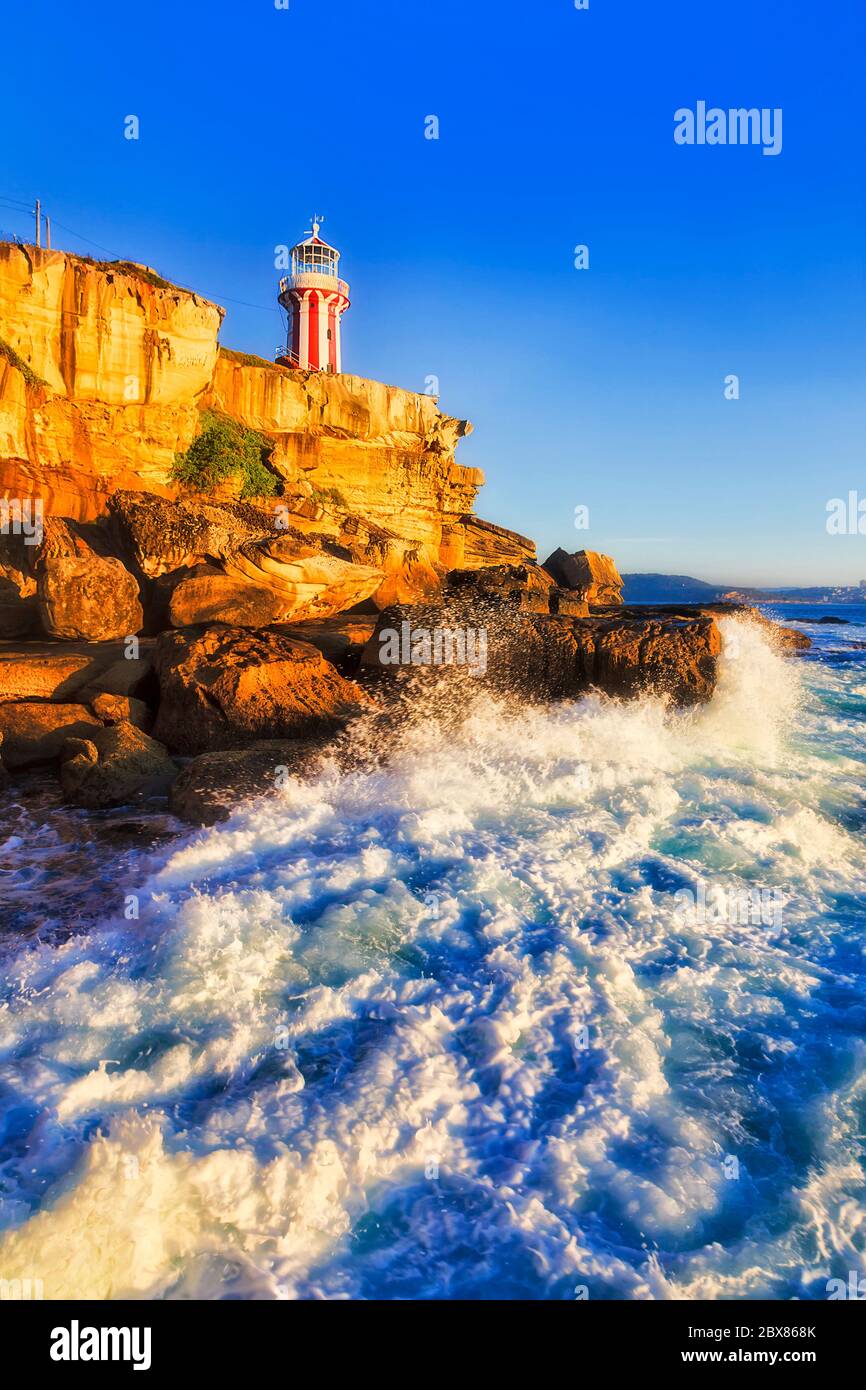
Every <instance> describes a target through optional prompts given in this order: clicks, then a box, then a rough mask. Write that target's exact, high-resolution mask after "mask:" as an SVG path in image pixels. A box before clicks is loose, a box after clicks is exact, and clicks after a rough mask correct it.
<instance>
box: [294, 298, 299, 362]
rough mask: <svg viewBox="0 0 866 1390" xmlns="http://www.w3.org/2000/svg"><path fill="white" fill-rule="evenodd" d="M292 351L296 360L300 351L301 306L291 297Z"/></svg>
mask: <svg viewBox="0 0 866 1390" xmlns="http://www.w3.org/2000/svg"><path fill="white" fill-rule="evenodd" d="M292 352H293V353H294V357H295V361H296V362H297V361H298V358H299V357H300V352H301V306H300V304H299V303H298V300H297V299H295V298H293V299H292Z"/></svg>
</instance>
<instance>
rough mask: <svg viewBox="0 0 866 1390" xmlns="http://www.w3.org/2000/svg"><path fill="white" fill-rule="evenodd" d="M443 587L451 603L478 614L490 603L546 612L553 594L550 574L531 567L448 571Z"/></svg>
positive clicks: (532, 611) (500, 566)
mask: <svg viewBox="0 0 866 1390" xmlns="http://www.w3.org/2000/svg"><path fill="white" fill-rule="evenodd" d="M447 585H448V591H449V596H450V597H451V598H452V599H453V600H457V601H459V602H461V603H463V604H466V605H467V606H468V608H469V609H470V610H471V609H473V608H477V610H478V612H479V613H483V612H484V611H485V609H486V608H487V607H489V606H490V605H491V604H493V605H496V606H502V607H510V608H515V609H517V610H519V611H520V612H524V613H549V612H550V611H551V602H552V597H553V593H554V583H553V580H552V579H551V577H550V575H549V574H548V573H547V571H546V570H545V569H542V568H541V566H540V565H534V564H522V565H491V566H489V567H487V568H485V569H469V570H452V571H451V572H450V574H449V575H448V578H447ZM468 616H471V613H470V614H469V615H468Z"/></svg>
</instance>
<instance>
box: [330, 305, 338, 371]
mask: <svg viewBox="0 0 866 1390" xmlns="http://www.w3.org/2000/svg"><path fill="white" fill-rule="evenodd" d="M328 332H329V333H330V335H331V336H330V338H329V339H328V366H329V367H330V369H331V371H332V372H335V371H336V370H337V310H336V309H335V307H334V304H333V302H332V303H331V304H329V305H328Z"/></svg>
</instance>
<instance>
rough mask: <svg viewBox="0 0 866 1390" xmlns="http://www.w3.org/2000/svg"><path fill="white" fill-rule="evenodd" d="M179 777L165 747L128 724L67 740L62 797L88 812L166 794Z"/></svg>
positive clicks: (113, 725) (63, 753) (62, 758)
mask: <svg viewBox="0 0 866 1390" xmlns="http://www.w3.org/2000/svg"><path fill="white" fill-rule="evenodd" d="M176 776H177V768H176V766H175V764H174V763H173V762H172V760H171V758H170V757H169V756H168V753H167V752H166V750H165V748H164V747H163V746H162V744H161V743H157V742H156V740H155V739H152V738H148V736H147V734H145V733H143V732H142V730H141V729H137V728H136V727H135V726H134V725H133V724H130V723H129V722H128V721H123V722H121V723H119V724H112V725H110V726H109V727H107V728H100V729H97V730H94V731H93V733H90V734H88V735H87V736H86V737H84V738H81V737H77V738H70V739H67V740H66V742H65V744H64V745H63V748H62V750H61V767H60V784H61V787H62V788H63V796H64V799H65V800H66V801H69V802H72V803H73V805H75V806H86V807H87V808H88V809H90V810H98V809H99V808H101V807H104V806H121V805H124V804H125V803H126V802H128V801H132V800H134V799H138V798H140V797H143V796H153V795H157V794H164V793H165V792H166V791H167V790H168V788H169V786H170V785H171V783H172V782H173V780H174V778H175V777H176Z"/></svg>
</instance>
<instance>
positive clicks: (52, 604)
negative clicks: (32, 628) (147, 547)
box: [36, 517, 144, 642]
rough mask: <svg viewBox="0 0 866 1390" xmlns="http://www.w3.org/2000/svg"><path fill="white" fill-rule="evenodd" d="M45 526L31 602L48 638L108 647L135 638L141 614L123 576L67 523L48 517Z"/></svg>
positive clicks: (132, 582) (134, 589) (131, 584)
mask: <svg viewBox="0 0 866 1390" xmlns="http://www.w3.org/2000/svg"><path fill="white" fill-rule="evenodd" d="M45 526H46V530H45V537H44V541H43V544H42V546H41V547H40V551H39V556H38V559H37V582H36V596H37V603H38V607H39V618H40V621H41V623H42V627H43V629H44V631H45V632H46V633H47V634H48V636H49V637H58V638H63V639H67V640H73V641H74V640H76V639H80V640H83V641H88V642H110V641H112V640H113V639H115V638H118V637H126V636H129V635H131V634H135V633H137V632H139V631H140V630H141V627H142V624H143V622H144V614H143V612H142V607H141V602H140V600H139V596H138V581H137V580H136V579H135V577H134V576H133V575H132V574H130V572H129V570H127V569H126V568H125V567H124V565H123V564H122V563H121V562H120V560H118V559H116V558H115V557H114V556H110V555H105V554H100V553H98V552H97V550H95V549H94V548H93V547H92V546H91V545H90V544H89V543H88V541H87V540H86V539H85V538H84V536H83V535H82V534H81V530H80V528H77V527H75V525H74V524H73V523H67V522H65V521H63V520H61V519H59V518H55V517H51V518H48V520H47V521H46V523H45Z"/></svg>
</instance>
